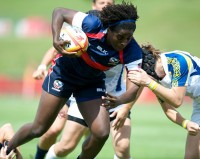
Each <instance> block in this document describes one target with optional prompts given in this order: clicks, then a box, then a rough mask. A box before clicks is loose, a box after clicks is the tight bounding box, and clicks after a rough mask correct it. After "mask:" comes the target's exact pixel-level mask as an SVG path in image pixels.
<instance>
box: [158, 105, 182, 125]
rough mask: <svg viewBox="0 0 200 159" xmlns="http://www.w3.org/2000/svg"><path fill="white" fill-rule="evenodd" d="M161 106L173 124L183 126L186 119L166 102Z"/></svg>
mask: <svg viewBox="0 0 200 159" xmlns="http://www.w3.org/2000/svg"><path fill="white" fill-rule="evenodd" d="M160 104H161V106H162V109H163V111H164V113H165V115H166V116H167V118H168V119H170V120H171V121H172V122H174V123H176V124H178V125H180V126H182V123H183V121H184V120H185V119H184V118H183V117H182V116H181V114H180V113H179V112H178V111H176V110H175V108H173V107H172V106H170V105H169V104H167V103H166V102H162V103H160Z"/></svg>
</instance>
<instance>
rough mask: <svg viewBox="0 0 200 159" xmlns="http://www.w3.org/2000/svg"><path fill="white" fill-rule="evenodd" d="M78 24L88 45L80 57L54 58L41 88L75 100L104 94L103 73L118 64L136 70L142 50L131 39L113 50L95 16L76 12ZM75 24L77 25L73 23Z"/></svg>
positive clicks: (140, 60)
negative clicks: (119, 48)
mask: <svg viewBox="0 0 200 159" xmlns="http://www.w3.org/2000/svg"><path fill="white" fill-rule="evenodd" d="M75 23H76V24H78V23H79V24H78V25H81V27H82V29H83V31H84V32H85V33H86V35H87V36H88V40H89V47H88V49H87V52H86V53H83V54H82V56H81V57H80V58H79V57H77V58H69V57H66V56H62V55H60V54H58V55H57V57H56V58H55V59H54V60H53V62H52V66H51V68H50V69H49V73H48V76H47V77H46V79H45V81H44V84H43V89H44V90H45V91H47V92H49V93H50V94H53V95H55V96H59V97H65V98H69V97H70V96H71V94H73V96H74V97H75V98H76V101H77V102H82V101H88V100H92V99H95V98H101V96H102V95H104V94H105V81H104V79H105V73H104V72H103V71H105V70H108V69H110V68H111V67H114V66H116V65H118V64H120V63H122V64H125V66H126V68H127V69H128V70H132V69H138V68H139V67H140V66H141V62H142V51H141V49H140V47H139V45H138V44H137V42H136V41H135V40H134V38H133V39H132V40H131V42H130V43H129V44H128V45H127V46H126V48H125V49H124V50H121V51H115V50H114V49H113V48H112V47H110V46H109V45H107V44H106V41H105V35H106V29H105V28H103V26H102V24H101V22H100V20H99V19H98V17H96V16H93V15H88V14H85V13H81V12H78V13H76V15H75V16H74V18H73V22H72V24H73V25H75ZM76 26H77V25H76Z"/></svg>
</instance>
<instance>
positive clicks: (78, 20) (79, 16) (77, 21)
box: [72, 12, 88, 28]
mask: <svg viewBox="0 0 200 159" xmlns="http://www.w3.org/2000/svg"><path fill="white" fill-rule="evenodd" d="M87 15H88V14H85V13H83V12H77V13H76V14H75V15H74V18H73V20H72V25H73V26H76V27H79V28H82V22H83V19H84V18H85V17H86V16H87Z"/></svg>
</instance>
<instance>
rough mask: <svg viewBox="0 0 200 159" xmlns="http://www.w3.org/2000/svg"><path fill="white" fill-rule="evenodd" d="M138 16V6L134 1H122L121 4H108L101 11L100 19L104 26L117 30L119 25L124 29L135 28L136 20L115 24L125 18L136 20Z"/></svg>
mask: <svg viewBox="0 0 200 159" xmlns="http://www.w3.org/2000/svg"><path fill="white" fill-rule="evenodd" d="M138 18H139V16H138V15H137V8H136V7H135V6H134V5H133V4H132V3H128V2H125V1H122V3H121V4H115V5H108V6H106V7H104V8H103V9H102V11H101V12H100V19H101V22H102V23H103V26H104V27H106V28H108V27H109V28H110V29H111V30H117V29H118V28H119V27H120V28H122V29H130V30H135V29H136V25H135V22H126V23H125V22H124V23H119V24H117V25H113V24H116V23H117V22H120V21H123V20H133V21H136V20H137V19H138Z"/></svg>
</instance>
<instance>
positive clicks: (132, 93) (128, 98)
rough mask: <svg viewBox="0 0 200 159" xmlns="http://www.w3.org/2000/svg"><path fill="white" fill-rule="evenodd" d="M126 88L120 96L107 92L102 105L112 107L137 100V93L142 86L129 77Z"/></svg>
mask: <svg viewBox="0 0 200 159" xmlns="http://www.w3.org/2000/svg"><path fill="white" fill-rule="evenodd" d="M126 88H127V90H126V92H125V93H123V94H122V95H120V96H112V95H110V94H108V93H107V94H106V96H103V97H102V100H103V102H102V106H105V107H108V108H109V109H110V108H114V107H116V106H118V105H121V104H126V103H130V102H133V101H135V100H136V99H137V97H138V96H137V94H138V90H139V88H140V87H139V86H137V85H136V84H134V83H132V82H131V81H130V80H129V79H128V78H127V80H126ZM130 109H131V108H130Z"/></svg>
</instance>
